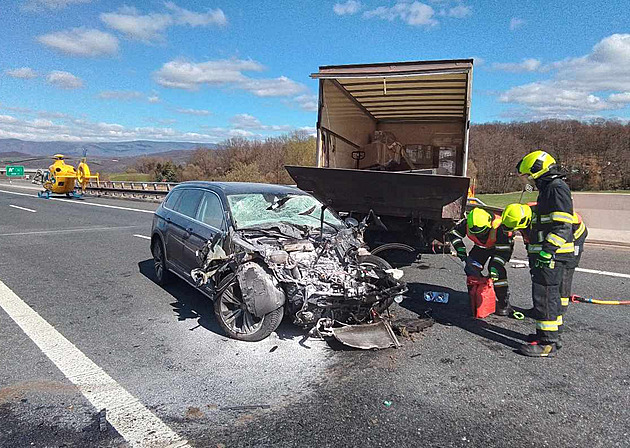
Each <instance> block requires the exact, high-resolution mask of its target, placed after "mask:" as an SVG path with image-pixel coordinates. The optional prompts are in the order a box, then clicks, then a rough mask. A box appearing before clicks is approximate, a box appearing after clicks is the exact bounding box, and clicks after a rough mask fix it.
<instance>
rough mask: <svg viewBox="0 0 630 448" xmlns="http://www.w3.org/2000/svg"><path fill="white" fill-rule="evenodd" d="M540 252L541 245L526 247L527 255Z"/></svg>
mask: <svg viewBox="0 0 630 448" xmlns="http://www.w3.org/2000/svg"><path fill="white" fill-rule="evenodd" d="M541 250H542V244H529V245H528V246H527V253H530V254H537V253H538V252H540V251H541Z"/></svg>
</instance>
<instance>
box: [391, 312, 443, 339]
mask: <svg viewBox="0 0 630 448" xmlns="http://www.w3.org/2000/svg"><path fill="white" fill-rule="evenodd" d="M434 323H435V320H434V319H433V318H432V317H424V318H422V317H415V318H404V319H397V320H395V321H394V322H392V328H393V329H394V331H395V332H396V334H397V335H399V336H402V337H405V338H407V337H409V335H410V334H412V333H420V332H421V331H423V330H425V329H427V328H429V327H431V326H433V324H434Z"/></svg>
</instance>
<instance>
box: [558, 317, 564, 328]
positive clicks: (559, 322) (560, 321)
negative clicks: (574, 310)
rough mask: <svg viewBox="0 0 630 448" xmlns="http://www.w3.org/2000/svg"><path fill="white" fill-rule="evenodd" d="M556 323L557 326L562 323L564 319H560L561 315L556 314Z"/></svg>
mask: <svg viewBox="0 0 630 448" xmlns="http://www.w3.org/2000/svg"><path fill="white" fill-rule="evenodd" d="M556 323H557V324H558V326H560V325H562V324H563V323H564V321H563V320H562V315H560V316H558V318H557V319H556Z"/></svg>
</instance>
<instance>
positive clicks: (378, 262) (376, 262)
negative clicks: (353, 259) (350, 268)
mask: <svg viewBox="0 0 630 448" xmlns="http://www.w3.org/2000/svg"><path fill="white" fill-rule="evenodd" d="M359 264H367V265H372V266H378V267H379V268H381V269H392V265H391V264H389V263H388V262H387V261H385V260H384V259H382V258H381V257H379V256H377V255H372V254H370V255H363V256H361V257H359Z"/></svg>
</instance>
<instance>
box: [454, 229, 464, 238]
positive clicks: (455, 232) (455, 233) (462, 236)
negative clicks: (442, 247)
mask: <svg viewBox="0 0 630 448" xmlns="http://www.w3.org/2000/svg"><path fill="white" fill-rule="evenodd" d="M451 233H452V234H453V235H456V236H458V237H459V238H461V239H463V238H464V235H461V234H460V233H459V232H458V231H457V230H455V229H453V230H451Z"/></svg>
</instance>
